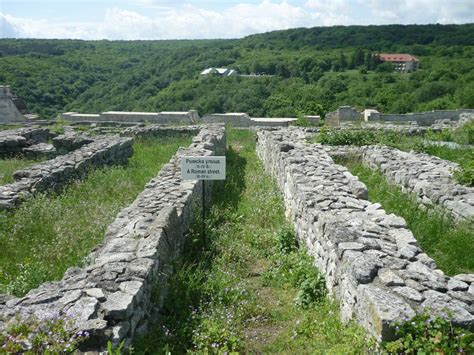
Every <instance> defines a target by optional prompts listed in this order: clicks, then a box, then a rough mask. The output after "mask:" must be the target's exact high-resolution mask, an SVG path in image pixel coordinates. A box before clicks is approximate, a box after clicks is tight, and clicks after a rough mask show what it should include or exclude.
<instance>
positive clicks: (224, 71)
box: [201, 68, 237, 76]
mask: <svg viewBox="0 0 474 355" xmlns="http://www.w3.org/2000/svg"><path fill="white" fill-rule="evenodd" d="M235 74H237V72H236V71H235V70H234V69H229V68H207V69H204V70H203V71H202V72H201V75H218V76H231V75H235Z"/></svg>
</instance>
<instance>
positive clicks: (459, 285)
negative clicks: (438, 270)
mask: <svg viewBox="0 0 474 355" xmlns="http://www.w3.org/2000/svg"><path fill="white" fill-rule="evenodd" d="M468 288H469V285H468V284H467V283H465V282H464V281H461V280H457V279H455V278H450V279H449V281H448V289H449V290H451V291H466V290H467V289H468Z"/></svg>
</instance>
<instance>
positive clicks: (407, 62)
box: [379, 53, 420, 73]
mask: <svg viewBox="0 0 474 355" xmlns="http://www.w3.org/2000/svg"><path fill="white" fill-rule="evenodd" d="M379 58H380V60H381V61H383V62H391V63H393V65H394V66H395V70H396V71H400V72H404V73H408V72H412V71H415V70H417V69H418V68H419V66H420V60H419V59H418V58H417V57H415V56H413V55H411V54H389V53H381V54H379Z"/></svg>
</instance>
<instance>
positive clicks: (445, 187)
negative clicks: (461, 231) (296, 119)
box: [327, 146, 474, 220]
mask: <svg viewBox="0 0 474 355" xmlns="http://www.w3.org/2000/svg"><path fill="white" fill-rule="evenodd" d="M327 149H329V154H332V155H339V156H341V155H343V156H344V155H346V154H351V155H360V157H361V161H362V163H363V164H364V165H367V166H369V167H370V168H372V169H379V170H380V171H381V172H382V173H383V174H384V175H385V176H386V177H387V179H388V180H389V181H390V182H392V183H394V184H396V185H398V186H400V187H401V188H402V190H403V191H405V192H408V193H414V194H415V196H416V197H417V199H418V201H419V202H421V203H423V204H425V205H434V206H436V205H438V204H439V205H441V206H443V207H444V208H446V209H447V210H448V211H449V212H450V213H451V214H452V216H453V217H454V218H455V219H456V220H469V219H472V220H474V187H468V186H464V185H461V184H459V183H457V182H456V180H454V178H453V172H454V171H456V170H459V165H458V164H456V163H453V162H450V161H447V160H443V159H440V158H438V157H435V156H432V155H428V154H424V153H415V152H403V151H401V150H398V149H395V148H389V147H384V146H366V147H360V148H358V147H351V148H347V147H336V148H332V147H328V148H327Z"/></svg>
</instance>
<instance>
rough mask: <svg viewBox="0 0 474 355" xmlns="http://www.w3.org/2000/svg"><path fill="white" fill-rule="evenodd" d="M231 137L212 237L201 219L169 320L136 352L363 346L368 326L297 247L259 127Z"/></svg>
mask: <svg viewBox="0 0 474 355" xmlns="http://www.w3.org/2000/svg"><path fill="white" fill-rule="evenodd" d="M227 137H228V144H229V147H228V150H227V179H226V181H225V182H217V183H216V184H215V185H214V186H215V187H214V190H213V191H214V193H213V199H212V204H211V206H210V208H209V213H208V216H209V217H208V218H207V234H206V238H205V239H203V238H202V235H201V227H202V226H201V225H200V224H199V223H198V222H196V224H195V226H194V227H193V228H192V229H191V231H190V233H189V235H188V239H187V243H186V245H185V250H184V253H183V255H182V258H181V259H180V260H179V261H178V262H177V264H176V267H175V273H174V274H173V276H172V277H171V278H170V285H169V294H168V295H167V297H166V299H165V303H164V306H163V309H162V310H161V312H160V321H159V323H158V324H157V326H156V327H155V328H153V329H152V330H151V331H150V332H149V334H148V335H147V336H146V337H143V338H138V339H135V341H134V351H135V352H136V353H140V354H141V353H148V354H156V353H158V354H160V353H165V352H167V351H171V353H176V354H183V353H186V352H188V351H191V352H193V351H197V352H203V353H223V352H226V351H227V352H230V351H239V352H248V353H261V352H268V353H274V352H277V353H278V352H282V353H294V354H299V353H310V352H327V353H356V352H363V351H364V350H365V349H367V345H366V341H365V334H364V332H363V331H362V330H361V329H360V328H359V327H357V326H355V325H353V324H350V325H349V326H344V325H343V324H342V323H341V322H340V320H339V310H338V309H337V307H336V306H335V305H334V304H333V303H332V302H330V301H328V300H327V299H326V298H325V297H324V294H325V291H324V287H323V280H322V279H321V276H320V275H319V272H318V271H317V269H316V268H315V267H314V266H313V265H312V260H311V258H310V257H309V256H307V254H306V251H305V250H304V249H303V248H300V249H298V248H296V247H295V245H296V241H295V239H294V235H293V232H292V231H291V228H290V226H289V225H288V222H287V221H286V219H285V216H284V206H283V201H282V196H281V194H280V192H279V189H278V187H277V186H276V184H275V182H274V181H273V180H272V179H271V178H270V177H269V176H268V175H266V174H265V172H264V170H263V167H262V164H261V163H260V161H259V160H258V158H257V156H256V154H255V133H254V132H251V131H247V130H237V129H233V130H228V136H227ZM159 288H160V285H157V289H156V292H157V294H159Z"/></svg>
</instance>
